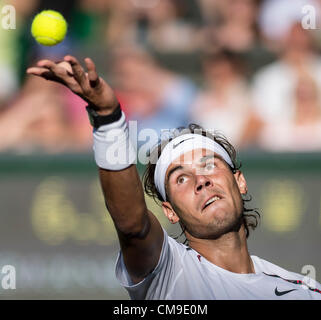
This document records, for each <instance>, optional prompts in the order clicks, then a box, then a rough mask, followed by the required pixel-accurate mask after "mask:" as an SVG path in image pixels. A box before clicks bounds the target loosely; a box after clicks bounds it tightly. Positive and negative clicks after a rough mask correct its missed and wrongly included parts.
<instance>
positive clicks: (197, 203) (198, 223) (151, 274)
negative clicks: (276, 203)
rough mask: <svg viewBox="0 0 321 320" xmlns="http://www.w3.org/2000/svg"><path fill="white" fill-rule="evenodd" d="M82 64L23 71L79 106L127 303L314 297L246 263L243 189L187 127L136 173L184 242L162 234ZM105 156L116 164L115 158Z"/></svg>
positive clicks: (116, 116) (132, 154)
mask: <svg viewBox="0 0 321 320" xmlns="http://www.w3.org/2000/svg"><path fill="white" fill-rule="evenodd" d="M85 64H86V67H87V71H85V70H84V69H83V67H82V66H81V65H80V63H79V62H78V61H77V59H76V58H75V57H73V56H66V57H65V58H64V61H63V62H60V63H55V62H53V61H50V60H42V61H39V62H38V63H37V66H36V67H32V68H29V69H28V70H27V73H29V74H33V75H36V76H40V77H43V78H44V79H47V80H52V81H56V82H59V83H62V84H63V85H65V86H66V87H68V88H69V89H71V90H72V91H73V92H74V93H76V94H78V95H79V96H80V97H82V98H83V99H84V100H86V101H87V102H88V107H87V111H88V114H89V117H90V120H91V123H92V125H93V127H94V130H93V136H94V153H95V160H96V163H97V165H98V167H99V176H100V180H101V185H102V189H103V193H104V197H105V201H106V205H107V208H108V210H109V213H110V214H111V217H112V219H113V221H114V224H115V228H116V230H117V233H118V237H119V242H120V248H121V251H120V253H119V256H118V259H117V264H116V276H117V278H118V279H119V281H120V283H121V285H122V286H123V287H125V288H126V289H127V291H128V292H129V295H130V297H131V298H132V299H205V300H206V299H321V291H320V290H321V287H320V284H319V283H317V282H316V281H314V280H313V279H307V278H306V277H303V276H302V275H300V274H296V273H293V272H289V271H287V270H284V269H283V268H281V267H278V266H276V265H274V264H272V263H270V262H268V261H266V260H263V259H261V258H259V257H257V256H250V254H249V252H248V247H247V236H248V234H249V228H250V227H251V226H252V227H255V225H256V223H255V222H254V223H253V222H252V223H251V222H250V219H249V218H251V216H249V215H247V214H246V211H247V210H246V209H245V207H244V200H243V198H242V195H245V194H246V193H247V184H246V180H245V177H244V176H243V174H242V172H241V171H240V170H239V167H238V166H237V164H236V156H235V150H234V148H233V146H232V145H231V144H230V143H229V142H228V141H227V140H225V139H224V138H222V137H218V136H214V135H209V134H207V133H206V132H204V131H202V130H201V129H200V128H199V127H197V126H189V128H187V129H186V130H183V131H181V132H179V131H176V133H175V134H173V137H172V138H171V139H168V140H164V141H162V142H161V143H160V144H159V145H157V146H156V147H155V148H154V149H153V150H151V155H150V163H149V165H148V168H147V171H146V173H145V176H144V183H145V190H146V191H147V193H149V194H150V195H152V196H153V197H154V198H155V199H158V200H160V201H161V205H162V209H163V211H164V214H165V215H166V217H167V218H168V219H169V221H170V222H171V223H179V224H180V225H181V227H182V228H183V232H184V234H185V237H186V240H187V243H188V245H185V244H181V243H178V242H177V241H176V240H174V239H173V238H171V237H169V236H168V235H167V233H166V231H165V230H164V229H163V228H162V227H161V225H160V223H159V222H158V220H157V219H156V217H155V216H154V215H153V213H152V212H150V211H149V210H148V209H147V207H146V203H145V200H144V191H143V187H142V184H141V181H140V178H139V175H138V173H137V169H136V166H135V159H136V151H135V148H134V147H133V146H132V144H131V142H130V139H129V134H128V127H127V123H126V119H125V115H124V113H123V112H122V110H121V108H120V106H119V103H118V101H117V98H116V97H115V94H114V92H113V90H112V89H111V88H110V86H109V85H108V84H107V83H106V82H105V81H104V80H103V79H102V78H100V77H99V76H98V74H97V72H96V70H95V65H94V63H93V61H92V60H91V59H89V58H86V59H85ZM39 107H41V106H39ZM115 136H117V139H115ZM111 150H113V152H111ZM115 150H116V151H117V154H118V155H120V156H122V159H126V161H115V157H114V151H115ZM253 217H255V215H252V218H253Z"/></svg>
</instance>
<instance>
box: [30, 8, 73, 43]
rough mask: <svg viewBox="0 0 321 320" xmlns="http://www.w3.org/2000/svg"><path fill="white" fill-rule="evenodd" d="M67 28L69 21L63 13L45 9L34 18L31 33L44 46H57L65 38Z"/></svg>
mask: <svg viewBox="0 0 321 320" xmlns="http://www.w3.org/2000/svg"><path fill="white" fill-rule="evenodd" d="M67 28H68V25H67V22H66V20H65V18H64V17H63V15H62V14H61V13H59V12H57V11H54V10H44V11H41V12H40V13H38V14H37V15H36V16H35V18H34V19H33V21H32V25H31V34H32V36H33V37H34V38H35V39H36V41H37V42H38V43H40V44H42V45H44V46H55V45H56V44H58V43H60V42H61V41H63V40H64V38H65V36H66V33H67Z"/></svg>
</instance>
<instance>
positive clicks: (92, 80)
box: [27, 55, 118, 115]
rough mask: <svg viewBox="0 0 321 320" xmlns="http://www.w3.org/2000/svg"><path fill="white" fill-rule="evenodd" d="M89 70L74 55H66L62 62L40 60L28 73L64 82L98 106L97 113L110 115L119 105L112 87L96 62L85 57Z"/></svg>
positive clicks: (83, 97)
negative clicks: (100, 73) (101, 75)
mask: <svg viewBox="0 0 321 320" xmlns="http://www.w3.org/2000/svg"><path fill="white" fill-rule="evenodd" d="M85 64H86V68H87V72H85V70H84V69H83V67H82V66H81V65H80V63H79V62H78V60H77V59H76V58H75V57H73V56H70V55H68V56H65V57H64V60H63V61H62V62H58V63H55V62H53V61H51V60H40V61H39V62H38V63H37V66H36V67H31V68H28V69H27V73H28V74H32V75H35V76H39V77H42V78H44V79H46V80H51V81H55V82H58V83H61V84H63V85H64V86H66V87H67V88H69V89H70V90H71V91H72V92H74V93H75V94H77V95H78V96H80V97H81V98H82V99H84V100H85V101H87V102H88V103H90V104H91V105H93V106H94V107H95V108H96V111H97V113H99V114H101V115H108V114H110V113H112V112H113V111H114V110H115V109H116V108H117V106H118V100H117V98H116V96H115V94H114V91H113V90H112V89H111V87H110V86H109V85H108V84H107V83H106V82H105V81H104V80H103V79H102V78H101V77H99V76H98V74H97V71H96V67H95V64H94V62H93V61H92V60H91V59H90V58H86V59H85Z"/></svg>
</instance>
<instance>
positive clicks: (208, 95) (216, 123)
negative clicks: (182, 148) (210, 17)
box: [191, 51, 260, 148]
mask: <svg viewBox="0 0 321 320" xmlns="http://www.w3.org/2000/svg"><path fill="white" fill-rule="evenodd" d="M203 77H204V81H205V84H204V88H203V89H202V90H201V91H200V93H199V95H198V97H197V98H196V101H195V103H194V106H193V108H192V114H191V117H192V119H193V121H195V122H196V123H198V124H200V125H202V126H203V127H204V128H205V129H207V130H212V131H218V132H220V133H222V134H223V135H224V136H226V137H227V138H228V139H229V140H230V141H231V142H232V144H233V145H234V146H236V147H237V148H241V147H245V146H248V145H249V144H250V143H251V142H252V141H253V140H254V138H255V136H256V133H257V131H258V129H259V126H260V121H259V119H258V118H257V117H256V116H255V114H254V112H253V110H252V108H251V107H252V103H251V97H250V92H249V88H248V85H247V82H246V80H245V78H244V69H243V68H242V64H241V63H240V61H239V60H238V59H237V58H236V56H235V54H233V53H230V52H228V51H225V52H220V53H217V54H214V55H210V56H208V57H206V58H205V60H204V63H203Z"/></svg>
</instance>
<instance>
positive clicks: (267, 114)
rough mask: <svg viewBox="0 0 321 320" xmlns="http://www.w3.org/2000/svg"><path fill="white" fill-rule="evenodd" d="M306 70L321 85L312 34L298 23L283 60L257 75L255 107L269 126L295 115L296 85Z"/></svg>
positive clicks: (282, 55)
mask: <svg viewBox="0 0 321 320" xmlns="http://www.w3.org/2000/svg"><path fill="white" fill-rule="evenodd" d="M303 72H304V73H306V74H309V75H311V77H312V78H313V79H315V82H316V86H317V87H318V88H320V87H321V59H320V57H319V55H318V53H317V52H316V50H315V49H314V46H313V42H312V38H311V34H310V33H309V31H308V30H304V29H302V27H301V24H299V23H297V24H294V25H293V26H292V28H291V29H290V31H289V32H288V34H287V37H286V39H285V42H284V48H283V52H282V54H281V57H280V59H279V60H278V61H276V62H275V63H272V64H270V65H268V66H266V67H264V68H263V69H262V70H260V71H259V72H258V73H257V75H256V76H255V78H254V82H253V96H254V102H255V107H256V109H257V112H258V114H259V115H260V117H261V118H262V120H263V121H264V122H265V123H266V125H268V126H269V125H271V124H273V123H275V122H280V123H281V122H287V121H289V119H292V118H293V117H294V114H295V95H294V92H295V86H296V84H297V83H298V78H299V76H300V75H301V74H302V73H303ZM271 140H272V141H273V138H272V137H271Z"/></svg>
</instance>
